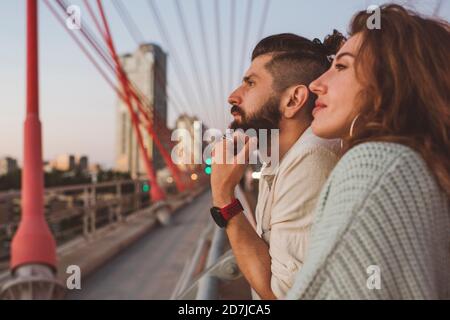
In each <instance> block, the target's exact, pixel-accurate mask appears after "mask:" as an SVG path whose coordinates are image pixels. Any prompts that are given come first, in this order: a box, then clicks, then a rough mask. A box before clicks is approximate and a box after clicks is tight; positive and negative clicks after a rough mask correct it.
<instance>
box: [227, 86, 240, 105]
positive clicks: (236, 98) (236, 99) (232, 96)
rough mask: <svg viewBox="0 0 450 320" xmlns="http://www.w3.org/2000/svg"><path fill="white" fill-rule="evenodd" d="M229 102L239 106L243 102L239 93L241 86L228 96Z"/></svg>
mask: <svg viewBox="0 0 450 320" xmlns="http://www.w3.org/2000/svg"><path fill="white" fill-rule="evenodd" d="M228 103H229V104H231V105H237V106H239V105H240V104H241V103H242V97H241V96H240V94H239V88H238V89H236V90H234V91H233V92H232V93H231V94H230V96H229V97H228Z"/></svg>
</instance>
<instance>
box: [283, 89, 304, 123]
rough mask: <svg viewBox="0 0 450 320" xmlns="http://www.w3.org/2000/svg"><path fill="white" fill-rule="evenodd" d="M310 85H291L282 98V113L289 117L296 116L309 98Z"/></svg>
mask: <svg viewBox="0 0 450 320" xmlns="http://www.w3.org/2000/svg"><path fill="white" fill-rule="evenodd" d="M309 94H310V93H309V90H308V87H306V86H304V85H300V86H295V87H291V88H289V89H288V90H286V92H285V93H284V94H283V96H282V98H281V113H282V114H283V116H284V117H285V118H287V119H291V118H293V117H295V115H296V114H298V112H299V111H300V110H301V108H302V107H303V106H304V105H305V104H306V102H307V101H308V98H309Z"/></svg>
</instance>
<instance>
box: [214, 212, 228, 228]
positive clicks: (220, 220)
mask: <svg viewBox="0 0 450 320" xmlns="http://www.w3.org/2000/svg"><path fill="white" fill-rule="evenodd" d="M211 216H212V217H213V219H214V221H215V222H216V224H217V225H218V226H219V227H220V228H225V227H226V225H227V221H226V220H225V219H224V218H223V217H222V213H221V212H220V209H219V208H211Z"/></svg>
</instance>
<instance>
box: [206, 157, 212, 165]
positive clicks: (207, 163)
mask: <svg viewBox="0 0 450 320" xmlns="http://www.w3.org/2000/svg"><path fill="white" fill-rule="evenodd" d="M205 163H206V165H207V166H210V165H211V164H212V159H211V158H208V159H206V160H205Z"/></svg>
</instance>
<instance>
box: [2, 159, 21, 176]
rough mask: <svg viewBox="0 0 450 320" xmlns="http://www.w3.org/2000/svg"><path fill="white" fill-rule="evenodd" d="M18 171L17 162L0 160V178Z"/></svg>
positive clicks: (14, 160)
mask: <svg viewBox="0 0 450 320" xmlns="http://www.w3.org/2000/svg"><path fill="white" fill-rule="evenodd" d="M18 169H19V167H18V165H17V160H16V159H13V158H9V157H4V158H1V159H0V176H2V175H6V174H10V173H12V172H14V171H17V170H18Z"/></svg>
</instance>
